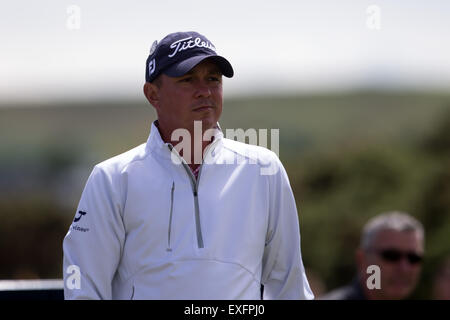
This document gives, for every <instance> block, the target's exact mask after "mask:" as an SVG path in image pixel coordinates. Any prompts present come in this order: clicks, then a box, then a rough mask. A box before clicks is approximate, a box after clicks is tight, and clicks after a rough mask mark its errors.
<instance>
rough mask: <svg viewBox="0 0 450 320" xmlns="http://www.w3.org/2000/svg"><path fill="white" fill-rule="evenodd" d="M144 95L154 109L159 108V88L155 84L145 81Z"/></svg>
mask: <svg viewBox="0 0 450 320" xmlns="http://www.w3.org/2000/svg"><path fill="white" fill-rule="evenodd" d="M144 95H145V97H146V98H147V100H148V102H150V104H151V105H152V106H153V107H154V108H155V109H156V110H158V108H159V88H158V86H157V85H156V84H154V83H151V82H146V83H145V84H144Z"/></svg>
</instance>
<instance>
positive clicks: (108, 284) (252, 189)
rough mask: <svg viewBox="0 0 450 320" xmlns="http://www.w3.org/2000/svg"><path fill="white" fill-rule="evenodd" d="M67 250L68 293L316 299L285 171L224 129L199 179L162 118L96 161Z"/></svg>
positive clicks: (124, 296) (100, 296) (266, 154)
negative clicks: (141, 138)
mask: <svg viewBox="0 0 450 320" xmlns="http://www.w3.org/2000/svg"><path fill="white" fill-rule="evenodd" d="M63 251H64V263H63V274H64V294H65V298H66V299H187V300H191V299H206V300H216V299H223V300H235V299H248V300H250V299H252V300H253V299H260V298H261V291H260V286H261V284H263V285H264V294H263V298H264V299H313V298H314V296H313V294H312V291H311V289H310V287H309V284H308V280H307V278H306V275H305V270H304V267H303V262H302V256H301V250H300V232H299V221H298V216H297V209H296V205H295V200H294V197H293V194H292V190H291V187H290V184H289V180H288V176H287V174H286V171H285V169H284V168H283V166H282V164H281V162H280V161H279V159H278V157H277V156H276V154H275V153H273V152H272V151H270V150H268V149H265V148H262V147H257V146H252V145H247V144H244V143H240V142H237V141H234V140H230V139H226V138H224V137H223V134H222V132H221V131H220V130H217V131H216V133H215V139H214V142H212V143H211V144H210V145H209V146H208V147H207V148H206V150H205V153H204V160H203V163H202V165H201V168H200V173H199V176H198V179H195V177H194V176H193V174H192V172H191V170H190V169H189V167H188V165H187V164H186V162H185V161H184V160H183V159H182V158H181V157H180V156H179V155H178V153H177V152H176V150H175V149H174V148H173V147H172V145H170V144H168V143H164V142H163V140H162V139H161V136H160V134H159V131H158V129H157V127H156V126H155V123H153V124H152V128H151V132H150V136H149V138H148V141H147V143H144V144H142V145H140V146H138V147H136V148H134V149H132V150H130V151H128V152H125V153H123V154H121V155H118V156H116V157H113V158H111V159H109V160H106V161H104V162H102V163H100V164H98V165H96V166H95V167H94V169H93V171H92V173H91V175H90V177H89V179H88V181H87V183H86V186H85V189H84V191H83V193H82V196H81V200H80V202H79V206H78V209H77V212H76V214H75V219H74V222H73V223H72V225H71V226H70V228H69V231H68V233H67V235H66V237H65V238H64V243H63Z"/></svg>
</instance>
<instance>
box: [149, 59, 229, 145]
mask: <svg viewBox="0 0 450 320" xmlns="http://www.w3.org/2000/svg"><path fill="white" fill-rule="evenodd" d="M156 95H157V101H155V102H152V101H150V102H151V103H152V104H153V106H154V107H155V108H156V111H157V114H158V122H159V125H160V128H162V129H163V131H164V132H166V133H171V132H172V131H173V130H175V129H179V128H185V129H188V130H189V131H190V132H191V133H193V130H194V121H196V120H198V121H202V129H203V130H207V129H209V128H213V127H214V126H215V125H216V123H217V121H218V120H219V118H220V115H221V114H222V74H221V72H220V69H219V67H218V66H217V65H216V64H215V63H213V62H212V61H210V60H208V59H205V60H203V61H202V62H201V63H199V64H198V65H197V66H195V67H194V68H192V69H191V70H190V71H189V72H188V73H187V74H185V75H184V76H181V77H177V78H173V77H169V76H167V75H164V74H162V75H161V81H160V85H159V87H157V88H156ZM166 138H170V137H166Z"/></svg>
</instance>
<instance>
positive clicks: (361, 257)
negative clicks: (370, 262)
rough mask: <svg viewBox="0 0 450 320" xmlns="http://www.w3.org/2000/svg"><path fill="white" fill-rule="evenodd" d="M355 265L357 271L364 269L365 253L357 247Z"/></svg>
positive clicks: (365, 262)
mask: <svg viewBox="0 0 450 320" xmlns="http://www.w3.org/2000/svg"><path fill="white" fill-rule="evenodd" d="M355 263H356V268H357V270H358V271H360V270H362V269H364V268H365V266H366V264H367V261H366V253H365V252H364V249H362V248H361V247H359V248H358V249H356V251H355Z"/></svg>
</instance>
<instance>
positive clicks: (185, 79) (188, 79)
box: [180, 77, 192, 82]
mask: <svg viewBox="0 0 450 320" xmlns="http://www.w3.org/2000/svg"><path fill="white" fill-rule="evenodd" d="M191 80H192V78H191V77H187V78H183V79H181V80H180V82H190V81H191Z"/></svg>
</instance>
